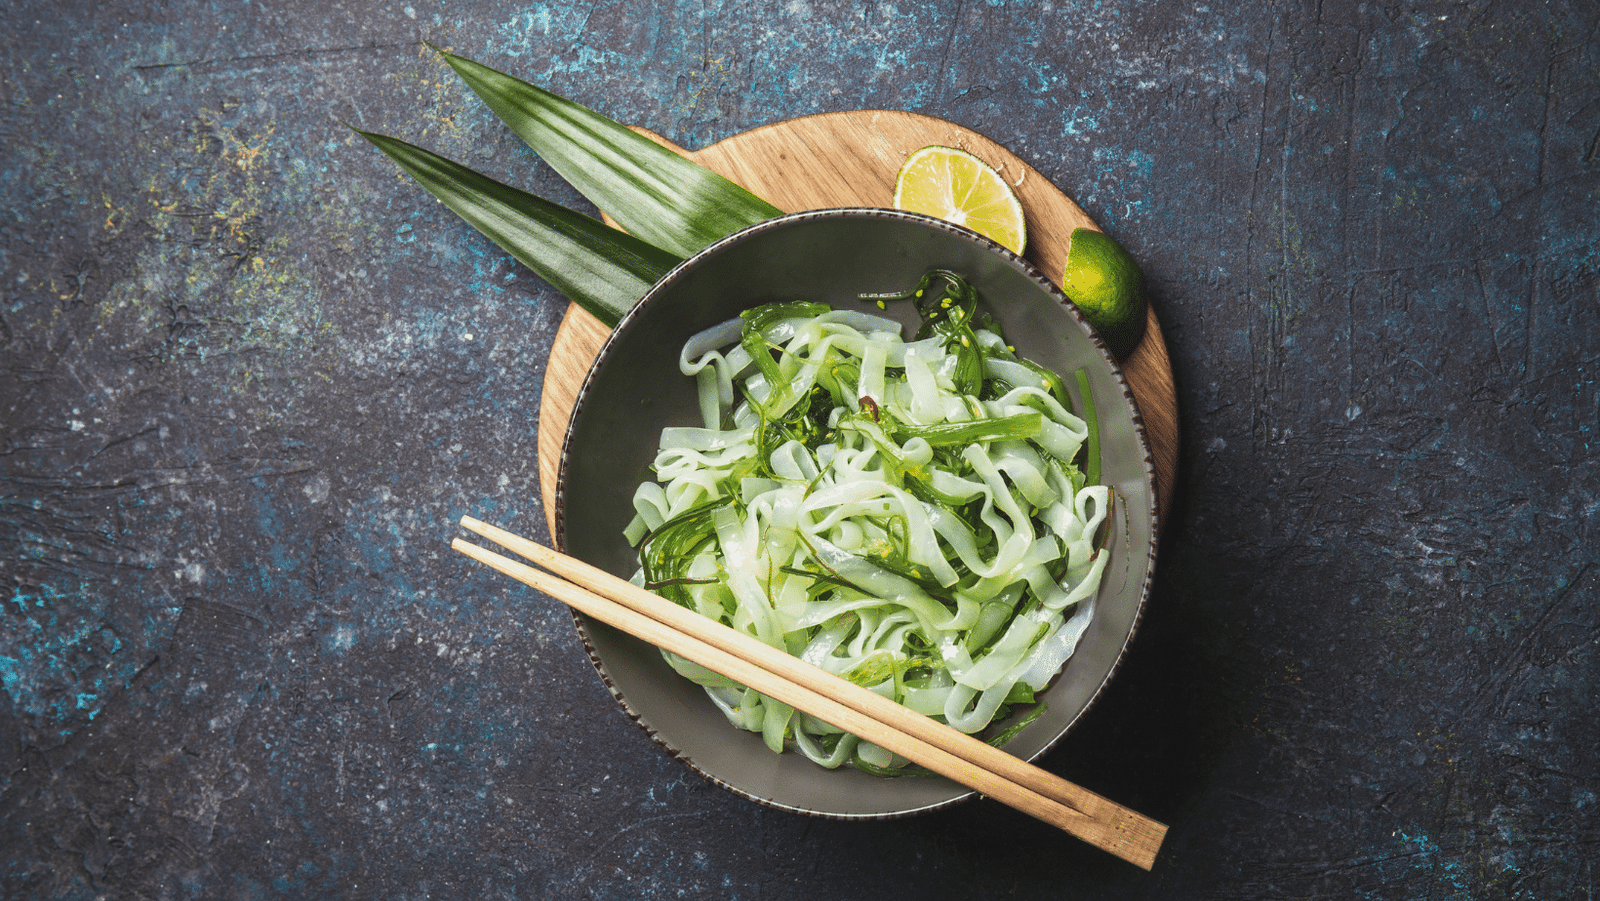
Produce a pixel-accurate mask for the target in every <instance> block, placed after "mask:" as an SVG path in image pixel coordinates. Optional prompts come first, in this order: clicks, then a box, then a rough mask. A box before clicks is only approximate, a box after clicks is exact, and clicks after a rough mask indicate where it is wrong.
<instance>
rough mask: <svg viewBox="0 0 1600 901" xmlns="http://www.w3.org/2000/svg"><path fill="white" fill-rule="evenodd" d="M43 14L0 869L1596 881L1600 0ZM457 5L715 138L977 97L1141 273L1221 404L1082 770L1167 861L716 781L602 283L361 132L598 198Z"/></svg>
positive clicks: (254, 892) (998, 135)
mask: <svg viewBox="0 0 1600 901" xmlns="http://www.w3.org/2000/svg"><path fill="white" fill-rule="evenodd" d="M4 18H5V20H6V22H7V25H6V27H5V28H4V29H0V94H3V100H4V103H3V105H0V687H3V691H0V895H4V896H5V897H7V898H72V899H77V898H83V899H88V898H95V897H109V898H280V897H283V898H288V897H300V898H303V897H352V898H357V897H370V898H396V899H398V898H424V897H429V898H511V897H519V898H528V897H552V898H594V899H622V898H640V899H658V898H702V897H703V898H738V899H784V898H830V899H833V898H861V899H866V898H906V897H919V898H985V899H987V898H994V897H1017V898H1097V899H1099V898H1163V899H1167V898H1182V899H1197V898H1218V899H1221V898H1227V899H1255V898H1260V899H1267V898H1328V899H1349V898H1405V899H1412V898H1429V899H1440V901H1443V899H1480V898H1482V899H1487V898H1525V899H1572V898H1577V899H1592V898H1594V897H1595V882H1596V877H1597V873H1596V865H1595V864H1594V863H1593V861H1594V860H1595V859H1596V858H1600V797H1597V793H1600V752H1597V745H1600V725H1597V718H1596V716H1595V710H1596V706H1597V701H1600V697H1597V685H1600V672H1597V646H1596V643H1597V639H1600V611H1597V602H1600V568H1597V566H1596V562H1597V559H1600V534H1597V528H1596V525H1597V511H1600V464H1597V462H1596V452H1595V448H1594V441H1595V439H1596V430H1597V427H1600V422H1597V420H1600V387H1597V385H1596V370H1597V368H1600V214H1597V213H1596V195H1597V193H1600V39H1597V34H1600V31H1597V29H1600V8H1597V7H1596V6H1595V4H1593V3H1592V2H1579V0H1565V2H1563V0H1555V2H1548V3H1529V4H1522V3H1510V2H1486V0H1483V2H1468V3H1454V2H1431V3H1406V2H1367V3H1351V2H1335V0H1327V2H1309V0H1307V2H1299V3H1268V2H1264V0H1252V2H1241V3H1237V4H1232V3H1210V4H1192V3H1177V2H1150V3H1134V2H1080V0H1071V2H1060V3H1046V4H1021V3H1003V2H990V3H978V2H972V0H957V2H943V3H936V4H930V5H927V6H926V7H924V6H923V5H922V4H909V3H905V4H892V3H888V4H880V3H870V4H860V5H853V6H849V7H847V8H844V9H838V8H835V6H834V5H833V4H825V3H821V2H807V0H790V2H787V3H783V4H770V5H769V4H736V3H716V2H712V3H697V4H674V3H661V4H651V5H649V6H646V5H642V4H641V5H634V4H630V3H620V2H601V3H582V2H580V3H572V4H543V5H535V6H518V5H514V4H508V3H501V2H482V3H475V4H459V5H458V4H427V3H422V2H420V0H413V5H410V6H407V5H405V4H404V3H402V4H400V5H390V4H375V5H373V6H371V7H366V8H364V7H363V6H362V5H361V4H355V5H349V6H347V5H343V4H336V5H332V6H326V5H324V4H321V3H311V2H296V0H274V2H266V3H254V4H250V3H241V4H237V5H233V4H169V3H155V2H146V3H141V2H132V0H128V2H114V3H112V4H111V5H110V6H109V7H101V6H99V5H97V4H89V3H83V2H74V3H66V4H62V3H55V2H50V3H46V2H40V0H21V2H18V0H12V2H11V3H9V4H7V9H6V12H5V14H4ZM423 41H431V42H433V43H435V44H437V45H439V46H442V47H446V48H449V49H452V50H455V51H457V52H460V53H463V54H465V55H468V56H471V57H474V58H477V59H480V60H482V61H484V62H486V63H489V64H491V65H495V66H497V67H500V68H504V69H507V70H509V71H511V72H513V73H515V74H517V75H520V76H522V77H525V78H528V79H530V80H533V81H535V82H538V83H541V84H544V85H546V86H548V87H551V88H553V89H555V90H557V91H559V92H562V93H565V94H567V95H569V96H572V97H574V98H576V99H579V100H582V101H584V102H586V103H588V104H590V105H592V106H595V107H597V108H599V109H600V110H602V111H603V112H606V113H608V114H610V115H612V116H614V117H616V118H619V119H621V120H623V121H626V122H631V123H637V124H640V125H644V126H647V127H649V128H652V129H654V130H656V131H658V132H660V133H661V134H663V135H666V136H668V137H670V138H672V139H674V140H676V141H677V142H679V143H681V144H683V145H685V146H690V147H698V146H704V145H706V144H708V143H711V142H713V141H716V140H718V139H720V138H723V137H727V136H729V135H732V134H736V133H738V132H740V131H743V130H746V129H749V128H752V127H755V126H758V125H762V124H765V123H768V122H772V121H776V120H780V119H785V118H789V117H793V116H797V115H802V114H806V113H814V112H820V111H828V110H848V109H862V108H897V109H908V110H914V111H918V112H923V113H928V114H931V115H935V116H940V117H943V118H946V119H950V120H952V121H955V122H958V123H960V124H962V125H965V126H968V127H971V128H974V129H976V130H978V131H980V132H983V133H985V134H987V135H988V136H990V137H992V138H994V139H995V140H997V141H999V142H1000V143H1002V144H1004V145H1006V146H1007V147H1009V148H1011V149H1012V150H1013V151H1014V152H1016V153H1017V154H1018V155H1019V156H1021V157H1022V158H1024V159H1025V160H1027V161H1028V162H1030V163H1031V164H1032V165H1034V166H1035V167H1037V168H1038V169H1039V170H1040V171H1042V172H1043V173H1044V174H1045V175H1047V176H1048V177H1049V178H1050V179H1052V180H1053V181H1054V182H1055V183H1056V184H1057V185H1058V186H1060V187H1061V188H1062V189H1063V190H1065V191H1066V192H1067V193H1068V194H1070V195H1072V196H1073V197H1074V198H1076V199H1077V200H1078V201H1079V202H1080V204H1082V205H1083V206H1084V207H1085V209H1086V210H1087V211H1088V212H1089V213H1090V215H1092V216H1093V217H1094V218H1095V219H1096V220H1097V221H1099V222H1100V223H1102V224H1103V225H1104V226H1105V227H1106V228H1107V230H1109V231H1110V232H1111V233H1112V234H1114V235H1115V236H1117V237H1118V238H1119V239H1121V240H1122V241H1123V243H1124V244H1125V245H1126V246H1127V247H1128V248H1129V249H1130V250H1131V251H1132V252H1133V253H1134V254H1135V255H1136V257H1137V258H1138V259H1139V260H1140V261H1141V262H1142V264H1143V265H1144V267H1145V270H1146V272H1147V274H1148V275H1149V277H1150V279H1151V283H1152V290H1153V302H1154V303H1155V304H1156V309H1157V312H1158V314H1159V316H1160V317H1161V320H1162V323H1163V326H1164V328H1165V331H1166V336H1167V340H1168V343H1169V345H1170V347H1171V351H1172V354H1173V360H1174V370H1175V373H1176V377H1177V382H1178V388H1179V403H1180V407H1181V419H1182V428H1183V445H1182V453H1183V460H1182V465H1181V470H1180V473H1179V495H1178V501H1177V504H1176V508H1175V510H1174V511H1173V515H1172V517H1171V519H1170V521H1169V523H1168V525H1167V529H1166V539H1165V543H1164V546H1163V548H1162V557H1161V561H1160V566H1159V570H1158V581H1157V585H1156V589H1155V592H1154V595H1153V597H1152V599H1151V604H1150V608H1149V613H1148V616H1147V619H1146V623H1145V626H1144V628H1143V629H1142V631H1141V632H1140V634H1139V635H1138V637H1137V639H1136V641H1135V644H1134V647H1133V649H1132V653H1131V657H1130V659H1129V660H1128V662H1127V663H1126V665H1125V666H1124V668H1123V669H1122V670H1121V672H1119V674H1118V676H1117V678H1116V680H1115V681H1114V682H1113V683H1112V686H1111V689H1110V691H1109V692H1108V694H1107V695H1106V696H1105V698H1104V699H1103V700H1102V702H1101V703H1100V704H1099V705H1098V706H1097V708H1096V709H1095V710H1094V711H1093V713H1092V714H1091V715H1090V716H1089V717H1088V718H1087V719H1086V721H1085V722H1083V723H1082V724H1081V726H1080V727H1079V728H1078V729H1077V730H1076V731H1075V732H1074V733H1073V735H1072V736H1071V737H1069V739H1068V740H1067V741H1065V742H1064V743H1063V744H1062V745H1061V746H1060V747H1059V748H1058V749H1057V750H1056V751H1054V752H1052V753H1051V754H1050V755H1048V756H1047V757H1046V758H1044V760H1043V763H1044V765H1045V766H1046V767H1048V768H1049V769H1051V770H1053V771H1055V772H1057V773H1060V774H1062V775H1064V776H1066V777H1068V778H1071V779H1073V780H1076V781H1078V782H1081V783H1083V784H1085V785H1087V786H1089V787H1090V788H1093V789H1096V790H1098V791H1100V792H1102V793H1105V794H1107V795H1109V796H1111V797H1113V798H1115V799H1117V800H1119V801H1121V802H1124V803H1127V804H1129V805H1130V806H1133V807H1135V808H1136V809H1139V810H1141V811H1143V812H1145V813H1148V814H1150V815H1152V816H1155V817H1157V818H1158V819H1162V820H1164V821H1166V822H1168V823H1170V824H1171V825H1172V832H1171V834H1170V838H1169V841H1168V844H1167V846H1166V848H1165V850H1164V851H1163V854H1162V857H1161V859H1160V860H1158V862H1157V864H1156V867H1155V869H1154V871H1153V872H1151V873H1148V874H1147V873H1142V872H1140V871H1137V870H1135V869H1134V868H1132V867H1129V866H1127V865H1125V864H1121V863H1119V862H1117V861H1115V860H1113V859H1111V858H1109V857H1108V856H1106V855H1103V854H1100V853H1098V852H1095V851H1092V850H1089V849H1087V848H1086V847H1084V846H1082V845H1080V844H1078V843H1076V842H1075V841H1073V840H1071V839H1068V838H1066V837H1064V836H1062V835H1060V834H1058V833H1055V832H1053V831H1051V830H1050V829H1049V828H1048V827H1044V826H1042V825H1039V824H1036V823H1034V822H1032V821H1029V820H1027V819H1025V818H1024V817H1022V816H1021V815H1019V814H1016V813H1013V812H1012V811H1009V810H1007V809H1005V808H1002V807H999V806H997V805H995V804H993V803H991V802H987V801H980V802H973V803H969V804H966V805H962V806H960V807H958V808H957V809H955V810H951V811H947V812H942V813H939V814H935V815H931V816H926V817H921V818H916V819H912V820H905V821H894V822H887V823H865V824H848V823H837V822H828V821H819V820H813V819H807V818H803V817H798V816H794V815H789V814H784V813H779V812H776V811H772V810H767V809H764V808H761V807H758V806H755V805H752V804H749V803H747V802H744V801H741V800H739V799H737V798H735V797H733V796H732V795H729V794H727V793H725V792H722V791H721V790H719V789H716V788H714V787H711V786H709V785H707V784H705V783H703V782H701V781H700V780H699V779H698V778H697V777H695V776H694V775H693V774H691V773H690V772H689V771H688V770H686V769H685V768H683V767H682V766H680V765H679V764H677V763H675V762H673V761H672V760H670V759H668V758H667V757H666V756H665V755H663V754H662V753H660V752H659V751H658V750H657V749H656V748H655V747H654V746H653V745H652V744H651V743H650V742H649V740H648V739H647V738H646V737H645V736H644V735H643V734H642V733H641V732H640V731H639V730H638V729H637V728H636V727H634V726H633V725H632V724H631V723H629V722H628V721H627V720H626V719H625V718H624V717H623V716H622V715H621V713H620V712H619V711H618V709H617V708H616V705H615V704H614V703H613V702H612V700H611V699H610V697H609V696H608V695H607V694H606V692H605V690H604V689H603V687H602V686H601V684H600V682H599V680H598V679H597V678H596V677H595V674H594V672H593V670H592V669H591V667H590V666H589V663H588V661H587V660H586V659H585V658H584V656H583V654H582V651H581V650H580V648H579V646H578V643H577V641H576V639H575V636H574V634H573V631H572V628H571V624H570V621H569V620H568V618H567V616H566V614H565V613H563V612H561V611H560V610H558V609H555V607H554V606H553V604H552V603H551V602H549V601H547V600H545V599H542V598H539V597H537V596H535V595H533V594H531V593H529V592H525V591H522V590H519V589H517V588H513V587H510V586H508V585H507V584H506V583H505V582H504V581H503V580H501V579H500V578H498V577H494V576H491V575H486V573H485V571H484V570H483V569H482V568H481V567H478V566H475V565H472V564H470V563H469V562H467V561H465V560H463V559H461V558H459V557H457V556H456V555H453V554H451V553H449V552H448V550H447V547H446V545H447V543H448V541H449V539H450V538H451V537H452V536H453V535H454V534H455V529H454V526H453V522H454V520H455V519H456V518H457V517H458V516H459V515H460V514H462V513H466V512H471V513H474V514H476V515H479V516H481V517H483V518H486V519H490V520H498V521H502V522H505V523H507V524H509V525H510V526H512V527H513V528H517V529H519V530H521V531H524V532H525V533H528V534H532V535H536V536H539V537H544V536H545V534H546V533H545V530H544V526H543V523H542V516H541V514H540V513H539V503H538V498H539V486H538V479H537V474H536V455H535V440H534V438H535V421H536V415H537V412H538V395H539V388H540V384H541V379H542V375H543V367H544V364H545V359H546V357H547V354H548V350H549V346H550V342H551V339H552V336H553V334H554V329H555V326H556V324H557V323H558V321H559V318H560V315H561V312H562V310H563V308H564V302H563V300H562V299H561V298H560V297H559V296H558V295H556V294H555V293H554V292H553V291H551V290H550V289H549V288H547V287H546V286H545V285H543V284H542V283H540V282H539V281H538V280H537V279H536V278H534V277H533V276H531V275H529V274H527V273H526V272H524V271H522V270H520V269H519V268H518V267H516V266H515V265H514V264H513V263H512V262H511V261H510V260H509V259H508V258H507V257H506V255H505V254H503V253H501V252H499V251H498V250H497V249H496V248H494V247H493V246H492V245H490V244H489V243H488V242H486V241H485V240H483V239H481V238H479V237H478V236H477V235H476V234H475V233H473V232H472V231H471V230H470V229H468V228H467V227H465V226H463V225H461V224H460V223H459V222H458V221H456V220H454V219H453V218H452V217H451V216H450V215H449V214H448V213H447V212H445V211H444V210H443V209H442V208H441V207H439V206H438V205H437V204H435V203H433V202H432V201H431V200H429V199H428V198H427V197H426V196H425V195H424V194H423V193H422V192H421V191H420V190H419V189H417V188H416V187H415V186H414V185H413V184H411V183H409V182H408V181H406V180H405V179H404V178H403V177H401V176H400V175H398V174H397V172H396V171H395V170H394V168H393V167H392V166H390V165H389V164H388V163H387V162H386V161H385V160H384V159H382V158H381V157H380V156H379V155H378V154H377V153H376V152H375V151H373V150H372V149H371V148H369V147H367V146H365V145H364V143H363V142H362V141H361V140H360V139H359V138H357V137H355V136H354V135H353V134H352V132H351V131H350V130H349V129H348V128H346V126H345V124H344V123H349V124H351V125H354V126H357V127H360V128H366V129H373V130H377V131H383V132H388V133H391V134H396V135H399V136H401V137H405V138H407V139H409V140H412V141H416V142H418V143H421V144H424V145H426V146H429V147H432V148H434V149H437V150H439V151H441V152H443V153H445V154H447V155H449V156H452V157H456V158H461V159H464V160H466V161H468V162H469V163H471V164H473V165H475V166H478V167H479V168H481V169H483V170H485V171H488V172H490V173H493V174H496V175H499V176H501V177H504V178H507V179H509V180H512V181H514V182H516V183H518V184H521V185H523V186H526V187H529V188H530V189H532V190H535V191H537V192H539V193H543V194H545V195H546V196H549V197H552V198H554V199H556V200H558V201H561V202H564V203H568V204H569V205H580V206H581V203H582V202H581V200H580V199H579V198H578V197H577V196H576V195H575V194H574V193H573V192H572V191H571V190H570V189H569V188H567V187H566V186H565V185H564V184H563V183H561V182H560V180H559V179H558V178H556V177H555V176H554V175H553V174H552V173H551V172H550V171H549V170H548V169H547V168H545V167H544V166H543V165H542V164H541V163H539V161H538V160H536V159H535V158H534V157H533V155H532V154H531V153H529V152H528V151H527V150H526V149H525V148H523V147H522V146H521V145H520V144H519V143H517V142H516V140H515V139H514V138H512V137H510V136H509V134H508V133H507V132H506V131H505V130H504V129H502V128H501V127H500V126H499V125H498V124H497V123H496V122H495V121H494V120H493V118H492V116H491V115H490V114H489V113H488V112H487V111H486V110H485V109H484V108H483V107H482V106H481V105H479V104H478V103H477V102H476V101H475V100H473V99H472V98H471V96H470V95H469V93H468V92H467V90H466V89H465V88H464V87H463V86H462V85H461V84H460V83H459V82H458V81H457V80H455V79H454V77H453V76H451V75H450V74H449V73H448V70H447V69H446V67H445V66H443V65H442V64H441V63H440V61H439V60H438V58H437V57H436V56H435V55H434V54H432V53H431V52H430V51H429V50H427V49H426V47H425V46H424V44H423V43H422V42H423Z"/></svg>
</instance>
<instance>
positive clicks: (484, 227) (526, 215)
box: [359, 131, 682, 326]
mask: <svg viewBox="0 0 1600 901" xmlns="http://www.w3.org/2000/svg"><path fill="white" fill-rule="evenodd" d="M359 134H361V135H362V136H363V137H365V138H366V139H367V140H369V141H371V142H372V143H373V144H374V145H376V146H377V148H378V149H379V150H382V151H383V152H384V153H386V154H388V156H389V158H390V159H392V160H394V161H395V162H396V163H398V164H399V166H400V168H401V169H403V170H405V172H406V173H407V174H408V175H410V176H411V177H412V178H414V179H416V180H417V182H418V183H419V184H421V185H422V186H423V187H424V188H426V189H428V193H430V194H432V195H433V196H434V197H437V198H438V199H439V200H440V201H441V202H442V203H443V204H444V205H445V206H447V207H449V208H450V209H451V210H453V211H455V213H456V214H457V215H459V216H460V217H461V218H462V219H465V220H466V221H467V223H468V224H470V225H471V226H472V227H473V228H476V229H477V230H478V231H480V232H482V233H483V234H484V235H485V236H487V237H488V238H489V240H491V241H493V242H494V243H496V244H498V245H500V247H502V248H503V249H505V251H506V252H507V253H509V254H511V255H512V256H513V257H515V258H516V259H517V262H519V263H521V264H522V265H524V266H527V267H528V268H529V269H531V270H533V271H534V273H536V274H537V275H538V276H539V277H540V278H543V279H544V280H545V281H547V282H549V283H550V284H551V285H552V286H553V287H555V289H556V290H558V291H560V292H561V293H562V294H565V295H566V296H567V297H568V298H570V299H571V300H572V301H573V302H574V303H576V304H577V305H578V306H580V307H582V308H583V309H585V310H587V311H588V312H589V313H591V314H593V315H594V316H595V318H597V319H599V320H600V321H602V322H604V323H605V324H606V325H608V326H615V325H616V324H617V322H618V321H619V320H620V319H621V318H622V315H623V314H624V313H626V312H628V310H630V309H632V308H633V306H634V304H636V303H638V302H639V299H640V298H641V297H643V296H644V295H645V292H646V291H648V290H649V289H650V287H651V286H652V285H654V284H655V283H656V282H657V281H659V280H660V279H661V277H662V276H663V275H666V274H667V272H668V271H670V270H671V269H672V267H674V266H676V265H677V264H678V263H680V262H682V260H681V259H679V258H678V257H676V256H674V255H672V254H670V253H668V252H666V251H664V250H661V249H659V248H657V247H654V246H652V245H650V244H648V243H646V242H645V241H641V240H639V239H638V238H636V237H633V236H632V235H628V234H625V233H623V232H620V231H618V230H616V229H614V228H612V227H610V226H609V225H606V224H605V223H604V222H600V221H599V220H597V219H594V218H592V217H589V216H585V215H583V214H582V213H576V212H573V211H572V210H569V209H567V208H566V207H563V206H559V205H557V204H554V203H551V202H550V201H548V200H545V199H544V198H541V197H536V196H534V195H532V194H529V193H528V192H526V191H522V190H519V189H517V188H513V187H511V186H510V185H507V184H503V183H501V182H498V181H495V180H494V179H492V178H489V177H488V176H486V175H481V174H479V173H477V172H474V171H472V170H471V169H468V168H467V167H465V166H462V165H461V164H460V163H456V162H452V161H451V160H448V159H446V158H444V157H442V156H439V155H438V154H436V153H433V152H431V151H428V150H424V149H422V148H421V147H418V146H416V145H414V144H408V143H406V142H405V141H402V140H399V139H398V138H391V137H388V136H386V135H381V134H374V133H372V132H365V131H362V132H359Z"/></svg>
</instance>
